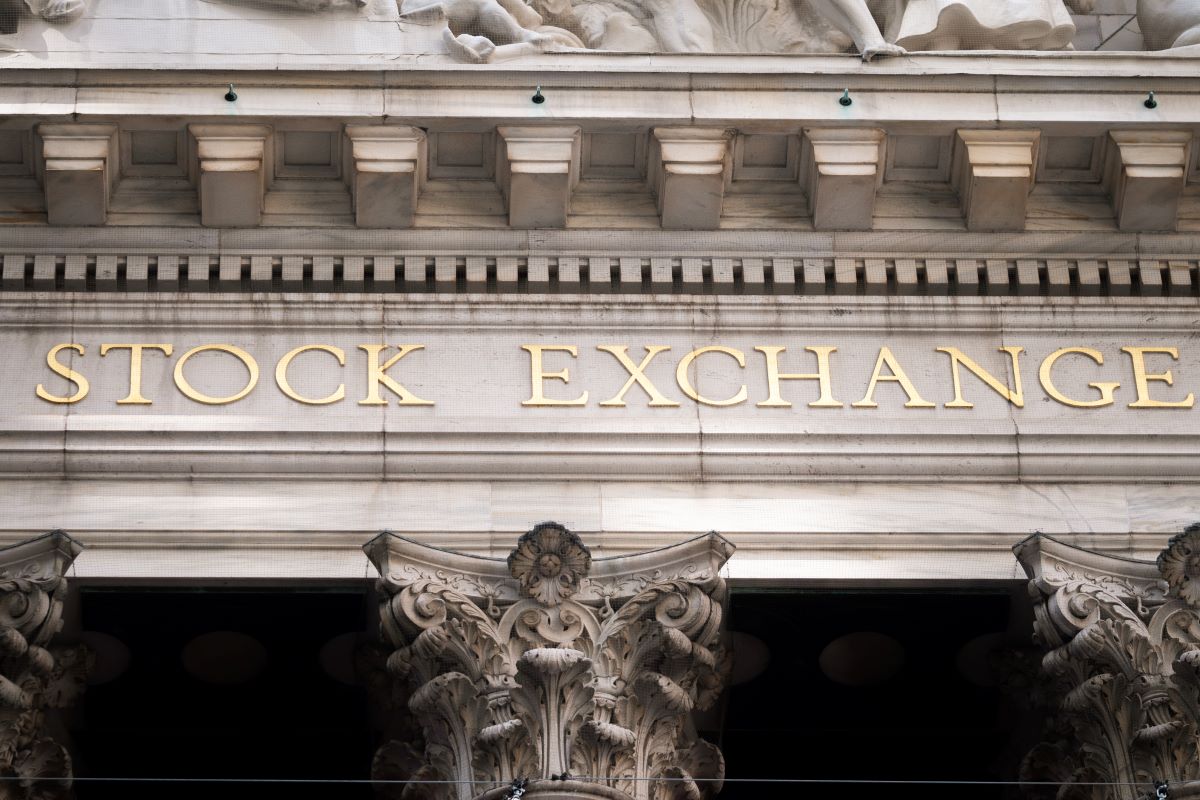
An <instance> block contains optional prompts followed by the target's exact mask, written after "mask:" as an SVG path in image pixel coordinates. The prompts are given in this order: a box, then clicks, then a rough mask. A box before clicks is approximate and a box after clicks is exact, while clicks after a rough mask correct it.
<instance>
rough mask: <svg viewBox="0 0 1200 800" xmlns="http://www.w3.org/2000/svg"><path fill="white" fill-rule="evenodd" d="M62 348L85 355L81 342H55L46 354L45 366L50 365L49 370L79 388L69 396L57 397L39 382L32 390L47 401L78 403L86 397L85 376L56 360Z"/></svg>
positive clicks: (86, 382)
mask: <svg viewBox="0 0 1200 800" xmlns="http://www.w3.org/2000/svg"><path fill="white" fill-rule="evenodd" d="M63 350H74V351H75V352H76V353H79V355H81V356H82V355H86V353H85V351H84V349H83V345H81V344H57V345H55V346H54V347H52V348H50V352H49V353H47V354H46V366H48V367H50V371H51V372H53V373H54V374H55V375H59V376H61V377H63V378H66V379H67V380H69V381H70V382H71V383H74V384H76V385H78V386H79V389H78V390H76V392H75V394H73V395H71V396H70V397H59V396H58V395H55V394H50V393H49V392H48V391H46V388H45V387H44V386H42V385H41V384H40V383H39V384H38V385H37V389H35V390H34V392H35V393H36V394H37V396H38V397H40V398H42V399H43V400H45V401H46V402H47V403H78V402H79V401H80V400H82V399H83V398H85V397H87V393H88V390H89V388H90V387H89V386H88V381H87V378H85V377H83V376H82V375H80V374H79V373H78V372H76V371H75V370H73V369H71V368H70V367H68V366H67V365H66V364H63V363H61V362H60V361H59V360H58V354H59V353H61V352H62V351H63Z"/></svg>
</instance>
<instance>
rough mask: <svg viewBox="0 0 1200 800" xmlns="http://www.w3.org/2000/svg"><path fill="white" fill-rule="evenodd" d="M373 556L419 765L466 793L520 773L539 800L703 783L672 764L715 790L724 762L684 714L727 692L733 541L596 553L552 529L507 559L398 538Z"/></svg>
mask: <svg viewBox="0 0 1200 800" xmlns="http://www.w3.org/2000/svg"><path fill="white" fill-rule="evenodd" d="M366 550H367V552H368V555H370V557H371V559H372V561H373V562H374V563H375V565H376V567H377V568H378V569H379V572H380V575H381V576H383V577H382V581H381V586H382V588H383V590H384V591H385V593H386V594H387V597H386V598H385V599H384V601H383V603H382V610H383V624H382V630H383V633H384V636H385V638H386V640H387V642H388V644H389V645H391V646H392V647H393V648H395V650H394V652H393V653H392V654H391V655H390V656H389V658H388V670H389V672H390V673H391V674H392V675H393V676H394V677H395V678H396V679H398V680H399V679H403V680H406V681H408V682H410V684H411V685H413V686H414V687H415V688H414V694H413V696H412V701H411V702H410V708H411V709H412V710H413V712H414V713H415V714H416V716H417V718H418V720H419V721H420V724H421V727H422V729H423V731H424V733H425V740H426V751H425V753H424V762H425V765H426V767H427V768H429V769H433V770H436V771H437V773H438V774H439V775H442V776H443V779H444V780H452V781H455V782H456V785H457V793H456V797H457V800H471V798H475V797H483V796H490V795H489V794H488V791H487V790H488V789H489V787H491V786H496V785H501V784H506V783H508V782H510V781H511V780H513V779H515V778H520V777H528V778H531V779H532V781H533V782H532V783H531V789H530V791H531V792H533V793H535V794H538V793H547V792H549V793H555V792H557V793H559V794H562V792H564V791H565V789H564V788H563V787H564V786H565V785H566V784H567V783H579V784H581V785H586V786H588V787H590V788H589V789H588V790H587V791H586V792H584V793H590V794H592V795H595V796H599V797H603V798H608V799H609V800H615V798H637V800H650V798H651V797H652V796H662V792H663V791H666V790H665V789H663V788H661V787H664V786H669V787H670V791H671V792H674V791H676V790H677V789H678V788H679V787H680V786H682V785H684V784H687V783H688V782H689V781H691V782H692V783H695V781H694V780H693V778H690V777H684V776H681V775H676V771H677V770H679V769H683V770H685V771H686V772H687V774H688V775H691V776H702V777H703V781H701V783H703V787H702V788H701V789H699V790H698V791H702V793H703V797H708V796H710V795H711V794H715V792H716V790H717V788H719V782H720V778H721V776H722V775H723V774H724V765H723V761H722V760H721V758H720V754H719V752H718V751H717V750H716V748H714V747H713V746H711V745H708V744H707V743H703V742H702V740H700V739H698V737H697V736H696V734H695V731H694V728H693V726H692V725H691V724H690V715H691V712H692V711H693V709H697V708H703V707H706V706H708V705H710V704H711V703H712V701H713V700H714V699H715V697H716V696H717V694H719V692H720V690H721V686H722V679H723V676H724V668H725V664H726V661H727V660H726V659H725V657H724V653H723V651H722V650H721V647H720V644H719V637H720V633H721V624H722V618H723V615H722V608H723V603H724V602H725V599H726V588H725V583H724V580H723V579H722V578H721V575H720V568H721V566H722V565H723V564H724V563H725V561H726V560H727V559H728V558H729V556H730V555H731V554H732V547H731V546H730V545H729V544H728V542H726V541H725V540H724V539H722V538H721V537H719V536H717V535H716V534H709V535H707V536H703V537H699V538H697V539H693V540H691V541H689V542H685V543H683V544H680V545H676V546H675V547H669V548H663V549H661V550H656V551H651V552H648V553H643V554H636V555H631V556H625V557H620V558H609V559H597V560H593V559H592V557H591V554H590V552H589V551H588V550H587V548H586V547H585V546H584V545H583V543H582V542H581V541H580V540H579V538H578V537H577V536H576V535H575V534H573V533H571V532H570V531H568V530H567V529H566V528H564V527H563V526H561V525H557V524H555V523H544V524H542V525H538V526H537V527H535V528H534V529H533V530H531V531H530V532H529V533H527V534H525V535H524V536H522V537H521V538H520V540H519V541H518V542H517V546H516V547H515V548H514V550H513V552H512V554H510V556H509V558H508V559H507V560H506V561H500V560H498V559H497V560H492V559H479V558H473V557H469V556H464V555H459V554H454V553H448V552H446V551H441V550H434V549H433V548H428V547H425V546H423V545H420V544H418V543H415V542H411V541H409V540H406V539H403V538H401V537H397V536H394V535H390V534H385V535H382V536H380V537H378V538H377V539H375V540H374V541H372V542H371V543H370V544H368V545H367V547H366ZM380 763H381V764H386V763H388V759H382V758H381V759H380ZM568 775H580V776H586V779H587V782H586V783H585V782H583V781H570V780H567V779H566V778H564V776H568ZM551 778H554V779H556V780H555V781H553V782H550V781H549V779H551ZM660 779H661V780H660ZM539 781H543V782H544V783H542V782H539ZM548 787H556V788H548ZM656 787H659V788H656Z"/></svg>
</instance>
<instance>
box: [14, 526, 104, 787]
mask: <svg viewBox="0 0 1200 800" xmlns="http://www.w3.org/2000/svg"><path fill="white" fill-rule="evenodd" d="M81 549H82V548H81V546H80V545H79V543H77V542H76V541H75V540H73V539H71V537H69V536H67V535H66V534H65V533H62V532H61V531H55V532H54V533H50V534H47V535H45V536H42V537H39V538H37V539H32V540H30V541H27V542H24V543H22V544H18V545H14V546H12V547H6V548H3V549H0V776H3V777H4V778H9V779H11V778H17V779H18V780H16V781H13V782H5V783H4V787H5V791H7V792H11V794H5V795H4V797H6V798H8V797H11V798H14V800H16V798H29V800H56V799H57V798H62V797H66V796H68V795H69V793H70V788H71V780H70V779H71V758H70V756H69V755H68V754H67V751H66V748H64V747H63V746H62V745H61V744H59V743H58V742H56V741H54V740H53V739H52V738H50V737H49V736H48V735H47V733H46V730H45V721H46V720H45V715H46V712H47V711H48V710H51V709H56V708H66V707H68V706H70V705H71V704H72V703H74V701H75V699H76V698H77V697H78V695H79V694H81V693H82V690H83V685H84V679H85V678H86V675H87V668H88V654H87V651H86V650H85V649H84V648H82V647H75V648H63V649H54V650H51V649H47V648H48V644H49V642H50V640H51V638H52V637H53V636H54V635H55V634H56V633H58V631H59V629H60V628H61V626H62V608H63V599H64V597H65V595H66V592H67V581H66V579H65V578H64V577H63V575H64V573H65V572H66V570H67V568H68V567H70V565H71V563H72V562H73V561H74V560H75V557H76V556H77V555H78V554H79V552H80V550H81ZM45 779H50V780H45Z"/></svg>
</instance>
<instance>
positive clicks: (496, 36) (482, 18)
mask: <svg viewBox="0 0 1200 800" xmlns="http://www.w3.org/2000/svg"><path fill="white" fill-rule="evenodd" d="M118 1H119V0H118ZM89 2H95V0H0V32H3V33H12V32H14V31H15V30H16V29H17V27H18V25H19V24H20V22H21V20H22V18H28V19H40V20H41V21H43V22H44V23H48V24H53V25H63V24H70V23H71V22H72V21H73V20H76V19H77V18H79V17H80V16H81V15H85V14H86V12H87V9H88V4H89ZM194 2H196V3H216V4H224V5H227V6H231V7H235V6H239V5H241V6H246V7H249V6H258V7H261V8H275V9H281V10H286V11H289V12H295V11H301V12H306V13H312V14H321V13H324V12H330V11H340V12H345V11H346V10H347V9H357V10H358V11H359V12H360V13H366V12H368V11H369V9H368V8H367V7H368V6H369V5H377V7H385V6H386V7H391V3H392V2H393V0H194ZM394 2H395V3H396V7H394V8H392V10H391V13H392V14H394V15H396V18H397V19H398V20H399V21H401V22H408V23H412V24H413V25H418V26H430V27H432V28H434V30H435V31H436V30H438V29H440V32H441V33H440V36H441V41H442V44H443V46H444V52H445V53H447V54H449V55H451V56H452V57H454V58H456V59H458V60H460V61H464V62H469V63H484V62H489V61H495V60H499V59H507V58H513V57H519V56H522V55H529V54H534V53H538V52H556V51H589V50H594V51H609V52H627V53H764V54H772V53H775V54H790V53H840V52H848V51H850V50H851V49H856V50H857V52H859V53H860V54H861V55H862V57H863V58H864V59H865V60H871V59H873V58H875V57H877V56H887V55H900V54H903V53H905V52H917V51H954V50H1069V49H1071V47H1072V39H1073V38H1074V36H1075V33H1076V28H1075V23H1074V22H1073V20H1072V17H1071V14H1072V12H1074V13H1089V12H1091V11H1092V10H1093V6H1094V3H1095V0H394ZM1137 16H1138V23H1139V26H1140V28H1141V31H1142V34H1143V38H1144V41H1145V44H1146V47H1147V49H1152V50H1160V49H1170V48H1181V47H1194V48H1196V52H1197V54H1200V0H1138V2H1137ZM400 36H404V32H403V27H402V30H401V33H400Z"/></svg>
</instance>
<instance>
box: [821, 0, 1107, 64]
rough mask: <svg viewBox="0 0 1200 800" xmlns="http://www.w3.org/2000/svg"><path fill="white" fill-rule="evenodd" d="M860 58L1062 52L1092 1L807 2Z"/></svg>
mask: <svg viewBox="0 0 1200 800" xmlns="http://www.w3.org/2000/svg"><path fill="white" fill-rule="evenodd" d="M809 2H810V3H811V4H812V6H813V7H814V8H815V9H816V10H817V11H819V12H820V13H822V14H824V15H825V16H826V17H827V18H828V19H829V21H830V22H832V23H833V24H834V25H835V26H836V27H838V28H839V29H841V30H842V31H843V32H845V33H846V34H847V35H849V36H850V37H851V38H852V39H854V43H855V45H857V46H858V50H859V52H860V53H862V57H863V60H864V61H870V60H872V59H873V58H875V57H876V56H885V55H900V54H903V53H905V52H907V51H909V50H1061V49H1065V48H1068V47H1069V46H1070V44H1071V39H1072V38H1073V37H1074V35H1075V25H1074V23H1073V22H1072V21H1071V15H1070V13H1069V11H1068V6H1069V7H1070V9H1071V10H1073V11H1076V12H1079V13H1086V12H1087V11H1090V10H1091V7H1092V3H1093V0H809Z"/></svg>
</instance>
